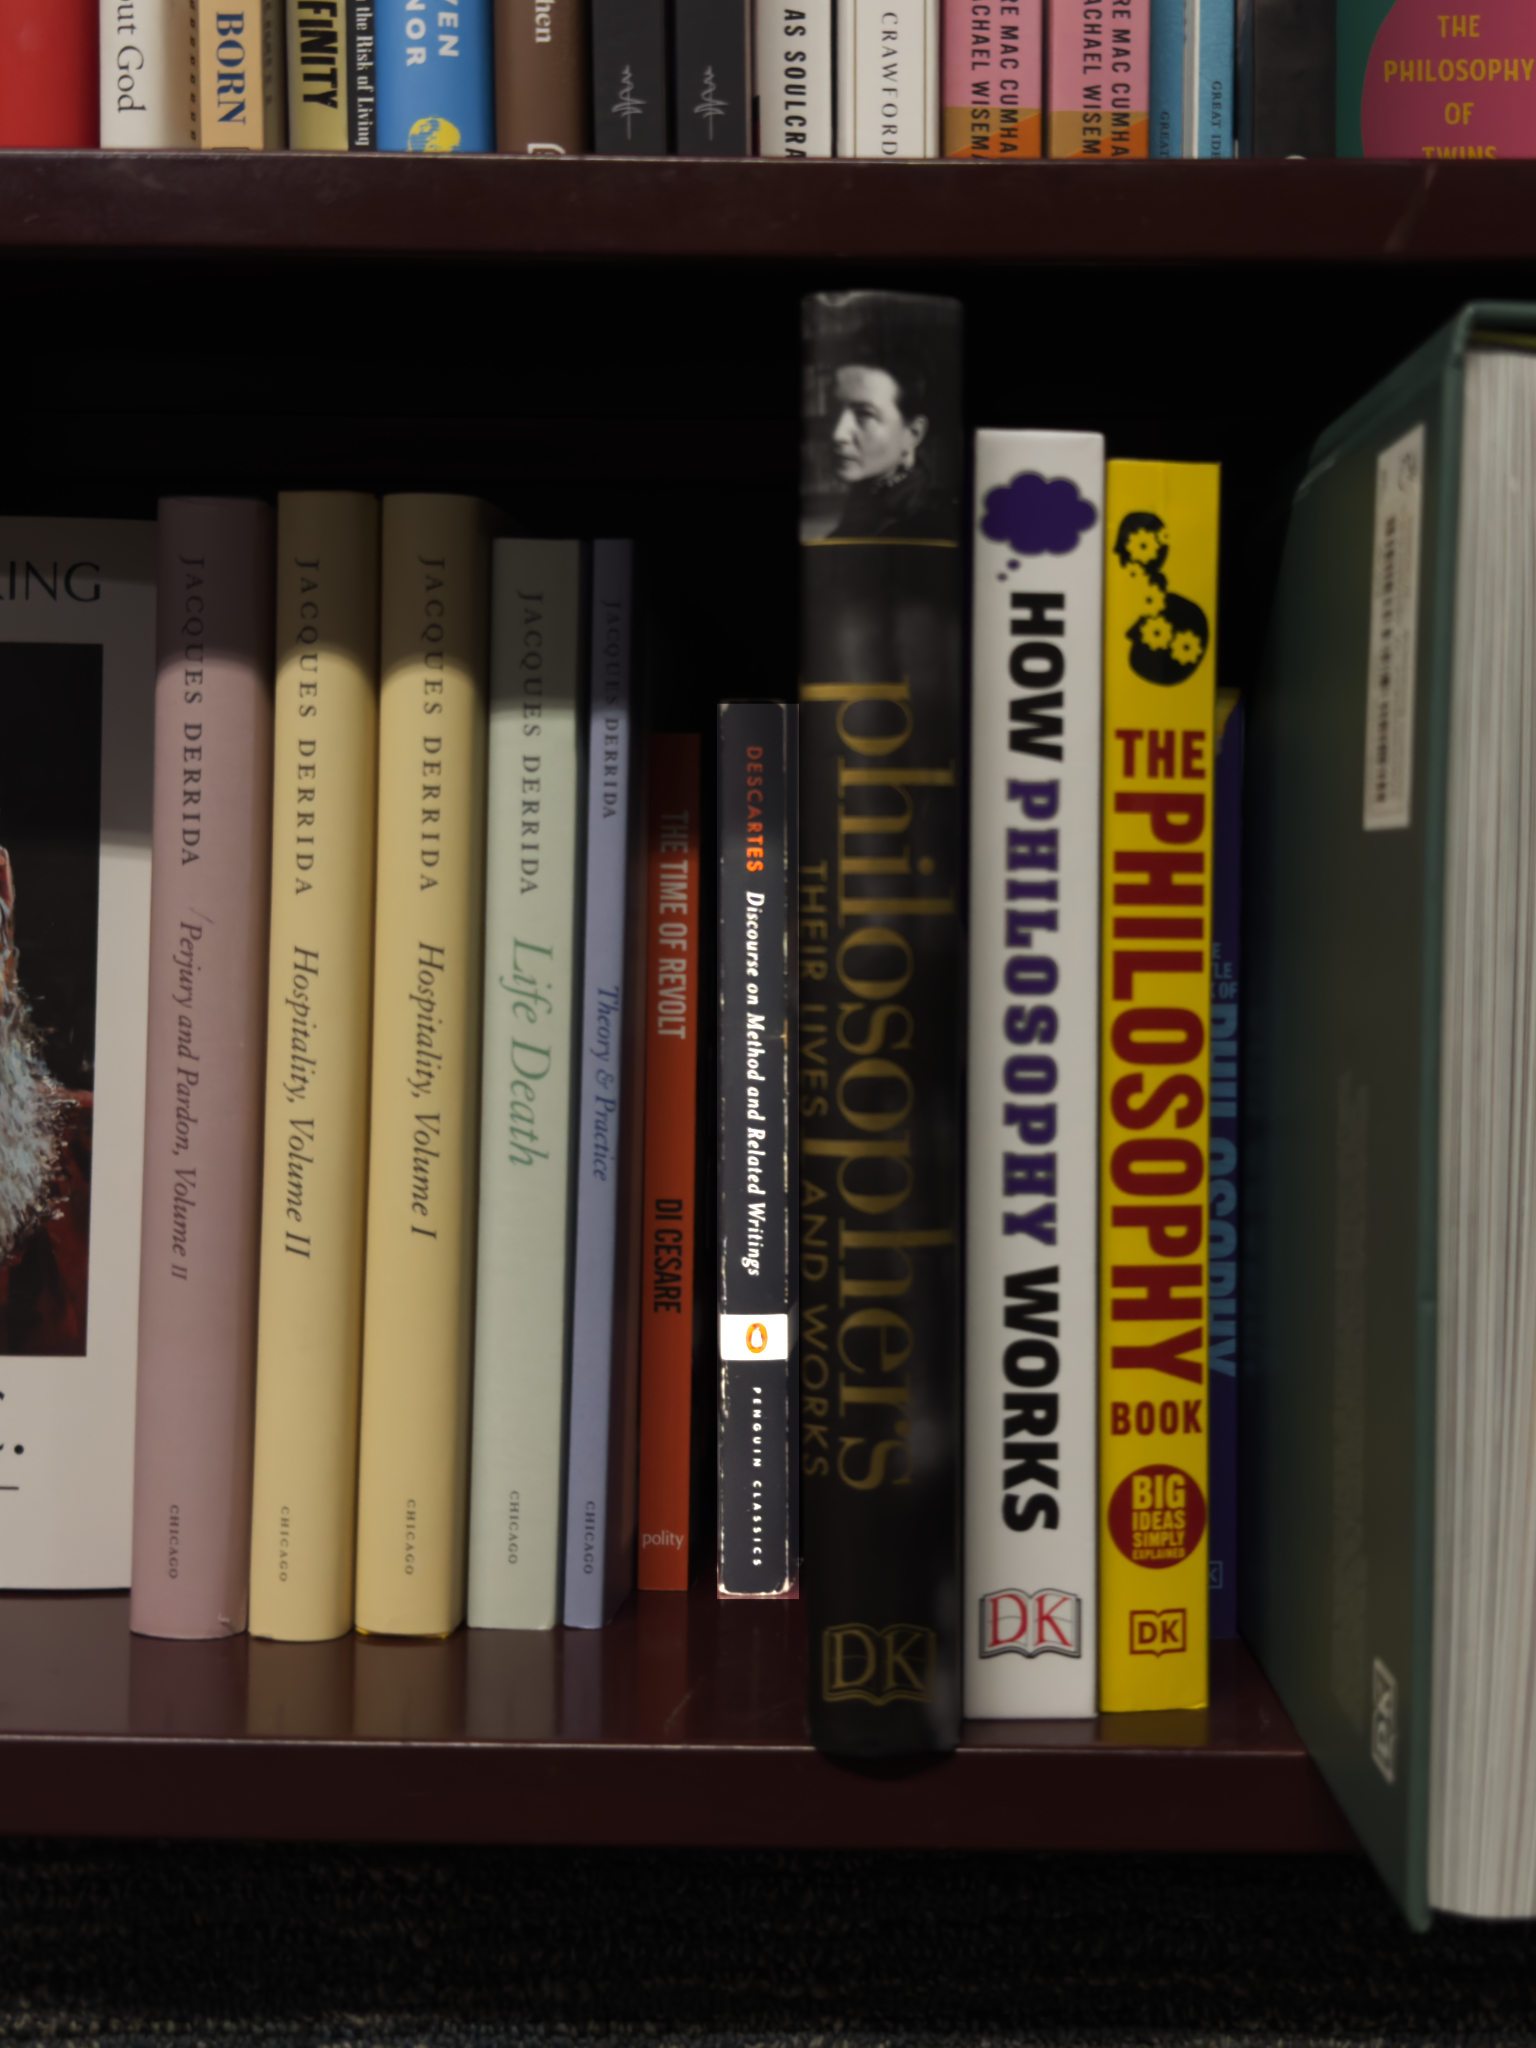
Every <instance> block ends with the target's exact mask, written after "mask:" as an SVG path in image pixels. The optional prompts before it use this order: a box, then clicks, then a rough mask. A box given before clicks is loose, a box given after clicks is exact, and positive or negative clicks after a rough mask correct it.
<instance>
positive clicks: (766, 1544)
mask: <svg viewBox="0 0 1536 2048" xmlns="http://www.w3.org/2000/svg"><path fill="white" fill-rule="evenodd" d="M796 728H797V714H796V711H795V709H794V706H793V705H788V704H761V703H741V704H722V705H721V706H720V734H719V739H720V760H719V768H720V784H719V788H720V1042H719V1075H720V1245H719V1251H720V1265H719V1275H720V1302H719V1305H720V1326H719V1328H720V1397H719V1399H720V1405H719V1458H720V1474H719V1477H720V1557H719V1575H720V1576H719V1585H720V1591H721V1593H723V1594H745V1595H757V1596H759V1597H770V1598H771V1597H773V1596H774V1595H779V1596H782V1595H785V1594H789V1593H792V1592H793V1591H794V1586H795V1576H796V1568H797V1566H798V1563H799V1553H800V1543H799V1529H800V1516H799V1474H798V1470H797V1465H798V1446H797V1444H796V1442H795V1423H796V1410H797V1402H796V1399H795V1364H796V1343H795V1336H796V1332H795V1265H796V1261H797V1258H798V1247H797V1246H796V1243H795V1130H794V1108H793V1104H794V1076H795V1034H794V1010H795V994H796V991H795V975H794V968H795V957H794V923H793V918H792V914H791V904H792V891H793V888H794V879H795V878H794V858H795V856H794V848H795V842H796V818H795V796H796V780H797V775H798V762H797V759H796V755H797V747H796Z"/></svg>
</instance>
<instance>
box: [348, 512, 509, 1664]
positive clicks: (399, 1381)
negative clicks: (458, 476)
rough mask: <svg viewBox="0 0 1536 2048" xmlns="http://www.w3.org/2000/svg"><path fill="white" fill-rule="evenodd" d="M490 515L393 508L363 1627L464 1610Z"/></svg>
mask: <svg viewBox="0 0 1536 2048" xmlns="http://www.w3.org/2000/svg"><path fill="white" fill-rule="evenodd" d="M489 549H490V529H489V517H488V513H487V510H486V508H485V507H484V506H482V505H480V504H479V503H477V502H476V501H475V500H474V499H472V498H459V497H435V496H433V497H428V496H420V497H417V496H411V497H392V498H386V499H385V500H384V541H383V550H382V563H381V586H382V592H383V599H382V610H381V618H380V629H379V642H380V656H381V672H382V682H381V685H380V695H379V856H378V867H377V878H378V893H377V899H376V902H377V908H376V915H375V940H374V1003H373V1083H372V1099H373V1114H372V1124H371V1139H370V1151H369V1170H368V1269H367V1281H366V1287H365V1297H364V1312H363V1402H362V1432H361V1454H360V1462H359V1472H358V1517H357V1626H358V1627H359V1628H360V1629H363V1630H365V1631H370V1632H377V1633H379V1634H384V1635H445V1634H447V1633H448V1631H449V1630H451V1629H453V1628H456V1627H457V1626H458V1624H459V1622H460V1621H462V1620H463V1618H464V1546H465V1498H466V1492H467V1478H468V1457H469V1389H470V1343H471V1337H472V1331H473V1322H474V1280H475V1230H474V1218H475V1199H474V1198H475V1184H476V1173H477V1146H476V1139H477V1135H478V1128H477V1127H478V1103H479V1081H480V1011H481V1004H482V1002H483V999H484V991H483V989H482V986H481V979H480V961H481V951H482V940H483V933H482V906H483V900H484V888H485V859H484V841H485V735H486V640H487V617H486V614H487V604H488V583H489Z"/></svg>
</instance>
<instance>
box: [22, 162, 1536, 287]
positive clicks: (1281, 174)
mask: <svg viewBox="0 0 1536 2048" xmlns="http://www.w3.org/2000/svg"><path fill="white" fill-rule="evenodd" d="M1533 217H1536V162H1529V163H1519V162H1507V163H1457V162H1433V163H1430V162H1411V161H1410V162H1393V163H1335V162H1326V161H1305V162H1303V161H1289V160H1271V161H1257V162H1250V163H1235V164H1230V163H1224V164H1208V163H1183V162H1174V163H1161V162H1159V163H1143V164H1126V165H1113V166H1109V165H1097V164H1072V163H1067V164H1048V163H1036V164H999V163H959V162H951V163H922V164H912V163H905V164H883V163H867V162H849V161H846V160H842V161H830V162H802V163H791V162H783V161H762V160H758V161H713V162H703V161H697V160H690V159H686V158H675V157H672V158H669V157H654V158H647V157H626V158H612V157H608V158H605V157H583V158H570V159H566V158H559V159H551V158H538V157H534V158H517V157H494V156H481V157H406V156H396V155H380V156H374V155H354V156H340V155H337V156H329V155H327V156H320V155H312V154H301V153H298V152H281V153H273V154H272V155H255V156H247V155H243V154H238V153H236V152H234V151H223V150H219V151H209V152H206V153H198V152H195V151H157V152H147V153H144V154H129V153H125V152H117V151H105V152H104V151H82V152H75V151H54V152H48V151H28V150H14V151H6V152H0V250H11V251H24V250H34V251H47V252H50V253H54V254H63V253H80V254H84V253H86V252H102V253H111V252H128V251H135V252H144V251H155V252H173V251H174V252H192V251H198V250H207V251H223V252H229V251H267V252H278V251H282V252H291V253H299V252H308V253H312V254H317V255H325V254H338V253H356V254H387V255H391V256H397V257H402V256H411V257H439V258H441V257H453V256H459V257H464V256H475V257H518V258H550V257H554V258H573V257H578V258H579V257H586V258H594V257H601V258H615V259H619V260H627V261H635V260H639V259H646V258H666V259H695V260H703V261H710V260H721V259H761V258H775V259H780V260H820V259H827V258H832V259H837V260H839V261H842V262H858V263H864V262H870V261H875V262H890V261H897V262H901V263H920V262H927V263H946V264H951V263H983V264H996V263H1014V262H1026V261H1033V262H1059V261H1091V262H1096V263H1127V264H1133V265H1138V266H1145V265H1150V264H1160V263H1162V264H1166V263H1188V262H1201V263H1242V264H1262V263H1318V262H1324V263H1360V262H1366V263H1375V262H1390V263H1402V262H1420V263H1425V262H1428V263H1433V262H1446V261H1455V262H1462V263H1465V262H1472V261H1493V262H1508V261H1521V260H1525V261H1529V259H1530V256H1531V252H1532V229H1531V222H1532V219H1533Z"/></svg>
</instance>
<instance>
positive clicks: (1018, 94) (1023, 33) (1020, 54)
mask: <svg viewBox="0 0 1536 2048" xmlns="http://www.w3.org/2000/svg"><path fill="white" fill-rule="evenodd" d="M1041 10H1042V0H944V127H943V137H944V154H945V156H967V157H969V156H995V157H1001V158H1003V159H1004V160H1005V161H1008V162H1016V161H1017V160H1018V159H1020V158H1022V157H1031V156H1039V154H1040V150H1041V109H1042V107H1043V105H1044V101H1043V99H1042V86H1043V84H1044V76H1043V74H1044V68H1045V66H1044V55H1043V51H1042V48H1041V42H1042V27H1043V23H1042V17H1041Z"/></svg>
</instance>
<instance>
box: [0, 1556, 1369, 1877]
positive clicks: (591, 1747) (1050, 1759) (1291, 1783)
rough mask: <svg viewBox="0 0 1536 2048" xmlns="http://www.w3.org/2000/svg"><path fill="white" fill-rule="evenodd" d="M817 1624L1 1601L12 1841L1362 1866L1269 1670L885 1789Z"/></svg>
mask: <svg viewBox="0 0 1536 2048" xmlns="http://www.w3.org/2000/svg"><path fill="white" fill-rule="evenodd" d="M804 1683H805V1633H804V1613H803V1609H802V1608H801V1607H800V1606H799V1605H798V1603H795V1602H761V1603H760V1602H746V1601H732V1602H722V1601H718V1600H716V1599H715V1598H714V1597H713V1596H712V1595H711V1594H709V1593H707V1592H704V1591H697V1592H695V1593H693V1594H690V1595H688V1596H687V1597H686V1598H685V1597H683V1596H681V1595H669V1594H647V1595H641V1596H639V1597H638V1598H637V1599H634V1600H631V1601H630V1603H629V1604H628V1606H627V1607H626V1608H625V1610H624V1611H623V1613H622V1614H621V1615H620V1616H619V1618H618V1620H617V1621H616V1622H615V1623H614V1625H613V1626H612V1627H611V1628H608V1629H604V1630H602V1631H599V1632H590V1633H587V1632H580V1631H571V1630H564V1629H557V1630H554V1631H551V1632H549V1633H546V1634H534V1633H522V1632H507V1631H496V1630H460V1631H459V1633H458V1634H457V1635H455V1636H453V1637H451V1638H450V1639H449V1640H448V1641H446V1642H395V1641H388V1640H382V1639H378V1638H374V1639H363V1638H358V1637H346V1638H343V1639H342V1640H341V1641H339V1642H333V1643H317V1644H283V1643H268V1642H257V1641H253V1640H251V1639H250V1638H249V1637H246V1636H237V1637H233V1638H231V1639H229V1640H226V1641H223V1642H216V1643H174V1642H161V1641H156V1640H153V1639H150V1638H146V1637H139V1636H130V1634H129V1632H128V1609H127V1598H126V1595H123V1594H72V1595H57V1596H55V1595H41V1594H9V1595H4V1596H0V1781H3V1782H4V1784H5V1787H6V1796H5V1802H4V1821H3V1826H4V1829H5V1831H6V1832H8V1833H11V1834H62V1835H154V1836H189V1837H204V1838H263V1839H274V1840H332V1841H345V1840H354V1841H361V1840H368V1841H439V1842H440V1841H462V1842H544V1843H554V1842H570V1843H604V1842H606V1843H634V1844H663V1843H673V1844H691V1845H719V1846H726V1845H731V1844H737V1845H759V1846H763V1847H893V1848H896V1847H906V1848H920V1847H930V1848H951V1849H953V1848H967V1849H1018V1848H1031V1849H1100V1850H1163V1849H1178V1850H1269V1851H1300V1850H1339V1849H1349V1848H1352V1847H1353V1846H1354V1844H1353V1837H1352V1835H1351V1834H1350V1831H1349V1829H1348V1827H1347V1825H1346V1823H1345V1822H1344V1820H1343V1818H1342V1817H1341V1815H1340V1814H1339V1811H1338V1808H1337V1807H1336V1806H1335V1804H1334V1802H1333V1799H1332V1797H1331V1795H1330V1794H1329V1793H1328V1791H1327V1789H1326V1787H1325V1786H1324V1784H1323V1782H1322V1779H1321V1778H1320V1776H1319V1775H1318V1773H1317V1770H1316V1768H1315V1767H1314V1765H1313V1764H1312V1762H1311V1760H1310V1759H1309V1758H1308V1756H1307V1755H1306V1752H1305V1751H1304V1750H1303V1748H1302V1746H1301V1744H1300V1742H1299V1741H1298V1739H1297V1737H1296V1734H1295V1732H1294V1730H1293V1729H1292V1727H1291V1724H1290V1722H1289V1721H1288V1719H1287V1718H1286V1716H1285V1713H1284V1711H1283V1709H1282V1708H1281V1706H1280V1704H1279V1702H1278V1701H1277V1699H1276V1698H1275V1696H1274V1693H1273V1692H1272V1691H1271V1690H1270V1688H1269V1686H1268V1684H1267V1683H1266V1681H1265V1680H1264V1678H1263V1675H1262V1674H1261V1672H1260V1671H1259V1668H1258V1666H1257V1665H1256V1664H1255V1662H1254V1660H1253V1658H1252V1657H1251V1656H1250V1655H1249V1653H1248V1651H1247V1650H1246V1649H1245V1648H1244V1647H1243V1646H1242V1645H1241V1644H1239V1643H1222V1644H1219V1645H1218V1646H1217V1649H1216V1655H1215V1660H1214V1686H1213V1703H1212V1705H1211V1707H1210V1709H1209V1710H1208V1711H1207V1712H1205V1713H1200V1714H1146V1715H1107V1716H1103V1717H1101V1718H1100V1719H1099V1720H1098V1721H1091V1722H972V1723H970V1724H968V1725H967V1728H966V1731H965V1736H964V1740H963V1742H962V1745H961V1748H960V1750H959V1752H958V1753H957V1754H956V1755H955V1756H954V1757H952V1758H948V1759H944V1760H941V1761H935V1762H929V1763H925V1764H920V1765H914V1766H911V1767H894V1766H893V1767H890V1768H888V1769H886V1770H883V1771H880V1772H863V1771H859V1770H856V1769H852V1768H848V1767H845V1766H842V1765H839V1764H835V1763H831V1762H829V1761H828V1760H827V1759H826V1758H824V1757H820V1756H818V1755H817V1754H816V1752H815V1751H814V1750H813V1749H812V1748H811V1746H810V1744H809V1742H808V1741H807V1739H806V1735H805V1727H804V1718H803V1705H802V1701H803V1694H804Z"/></svg>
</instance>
